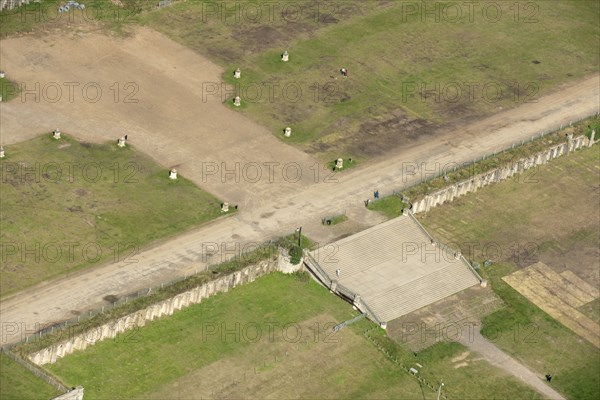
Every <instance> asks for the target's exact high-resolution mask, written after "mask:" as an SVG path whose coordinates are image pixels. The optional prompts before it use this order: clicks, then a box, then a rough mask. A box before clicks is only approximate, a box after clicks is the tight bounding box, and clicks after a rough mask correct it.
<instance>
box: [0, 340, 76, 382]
mask: <svg viewBox="0 0 600 400" xmlns="http://www.w3.org/2000/svg"><path fill="white" fill-rule="evenodd" d="M1 351H2V353H3V354H5V355H6V356H8V357H9V358H11V359H12V360H13V361H14V362H16V363H17V364H20V365H21V366H22V367H24V368H25V369H27V370H28V371H30V372H31V373H32V374H34V375H35V376H37V377H38V378H40V379H42V380H43V381H45V382H47V383H48V384H50V385H51V386H53V387H54V388H56V389H57V390H59V391H60V392H62V393H66V392H68V391H69V388H68V387H67V385H65V384H64V383H62V382H61V381H60V380H59V379H58V378H57V377H55V376H53V375H51V374H50V373H48V372H47V371H46V370H44V369H42V368H41V367H38V366H37V365H35V364H34V363H32V362H31V361H29V360H27V359H24V358H21V357H20V356H19V355H17V354H15V353H13V352H12V351H10V350H9V349H7V348H2V350H1Z"/></svg>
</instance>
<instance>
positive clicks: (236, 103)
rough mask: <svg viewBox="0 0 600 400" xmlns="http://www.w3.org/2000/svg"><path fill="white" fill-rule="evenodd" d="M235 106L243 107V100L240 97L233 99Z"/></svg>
mask: <svg viewBox="0 0 600 400" xmlns="http://www.w3.org/2000/svg"><path fill="white" fill-rule="evenodd" d="M233 105H234V106H236V107H239V106H241V105H242V99H241V98H240V96H235V99H233Z"/></svg>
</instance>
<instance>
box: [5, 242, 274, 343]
mask: <svg viewBox="0 0 600 400" xmlns="http://www.w3.org/2000/svg"><path fill="white" fill-rule="evenodd" d="M276 244H277V241H274V240H269V241H265V242H263V243H262V244H260V245H258V248H269V246H272V247H273V248H275V247H277V246H275V245H276ZM277 252H278V250H275V251H274V252H273V254H271V255H269V257H267V258H270V257H272V256H274V255H275V254H277ZM236 257H237V256H233V257H232V258H231V259H230V260H228V261H225V262H230V261H235V259H236ZM258 261H260V260H257V262H258ZM223 264H224V262H221V261H219V262H213V263H207V264H206V265H203V266H202V267H199V268H197V269H196V270H195V272H194V273H193V274H186V275H183V276H180V277H177V278H175V279H172V280H170V281H167V282H162V283H160V284H159V285H156V286H153V287H149V288H144V289H140V290H137V291H133V292H129V293H127V294H124V295H120V296H119V297H117V296H110V295H109V296H105V298H104V300H105V301H106V302H107V304H106V305H103V306H101V307H96V308H93V309H90V310H87V311H85V312H82V313H80V314H79V315H77V316H76V317H73V318H70V319H67V320H62V321H59V322H54V323H47V324H44V325H41V324H36V325H35V326H34V328H33V329H32V333H31V334H29V335H27V334H26V333H25V335H24V337H23V332H22V337H21V339H20V340H19V341H18V342H16V343H13V344H7V345H4V346H3V347H2V348H3V349H7V350H8V349H12V348H14V347H15V346H18V345H21V344H24V343H29V342H31V341H36V340H39V339H41V338H42V337H44V336H45V335H48V334H53V333H54V332H55V331H61V330H65V329H67V328H69V327H71V326H74V325H77V324H79V323H82V322H85V321H87V320H90V319H92V318H94V317H96V316H98V315H101V314H104V313H107V312H110V311H112V310H114V309H115V308H118V307H120V306H122V305H124V304H127V303H130V302H133V301H135V300H137V299H139V298H141V297H148V296H150V295H152V294H153V293H155V292H156V291H158V290H160V289H165V288H169V287H171V286H173V285H175V284H177V283H180V282H183V281H185V280H188V279H191V278H194V277H197V276H198V275H200V274H203V273H206V272H208V271H212V272H213V274H216V273H217V271H215V269H216V268H217V267H219V266H222V265H223ZM174 295H175V294H174Z"/></svg>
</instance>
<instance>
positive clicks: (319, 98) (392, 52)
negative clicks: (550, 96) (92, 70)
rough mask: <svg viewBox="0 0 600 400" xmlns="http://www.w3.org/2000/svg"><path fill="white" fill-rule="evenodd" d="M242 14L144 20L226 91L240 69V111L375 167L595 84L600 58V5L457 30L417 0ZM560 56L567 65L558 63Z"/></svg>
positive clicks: (482, 18)
mask: <svg viewBox="0 0 600 400" xmlns="http://www.w3.org/2000/svg"><path fill="white" fill-rule="evenodd" d="M290 3H292V4H293V5H296V3H295V2H293V1H290ZM236 4H238V3H236V2H233V1H232V2H218V1H217V2H202V4H200V3H196V2H185V3H180V4H176V5H174V6H172V7H167V8H165V9H163V10H157V11H153V12H148V13H145V14H143V15H142V16H141V18H140V22H141V23H142V24H146V25H147V26H150V27H152V28H154V29H157V30H159V31H161V32H163V33H165V34H166V35H168V36H170V37H172V38H173V39H174V40H176V41H178V42H180V43H182V44H184V45H186V46H188V47H190V48H191V49H193V50H196V51H197V52H199V53H201V54H203V55H206V56H208V57H209V58H211V59H212V60H214V61H216V62H217V63H219V64H220V65H222V66H223V67H225V68H226V72H225V76H224V80H225V81H228V82H230V83H233V82H234V79H233V78H232V73H233V70H234V69H235V68H237V67H240V68H241V70H242V78H241V79H240V80H238V81H235V83H236V84H237V85H238V92H240V93H242V94H241V96H242V99H246V101H247V102H249V105H248V107H247V108H245V109H243V110H241V111H242V112H244V113H246V114H247V115H249V116H251V117H252V118H254V119H256V120H257V121H259V122H261V123H262V124H264V125H266V126H267V127H269V128H270V129H271V131H272V132H273V133H274V134H277V136H280V132H281V130H282V129H283V128H284V127H286V126H290V127H292V129H293V131H294V133H293V135H292V137H291V138H289V139H286V141H289V142H292V143H296V145H298V146H300V147H301V148H303V149H306V150H309V151H311V152H315V153H317V154H318V155H320V156H321V157H322V159H324V160H330V159H334V158H337V157H338V156H339V154H353V155H355V156H356V157H360V156H364V157H365V158H368V157H371V156H373V155H377V154H379V153H381V152H384V151H387V150H390V149H392V148H394V147H396V146H401V145H402V143H403V142H404V140H405V139H407V138H410V137H411V136H414V135H415V134H418V133H421V132H422V131H423V132H424V131H427V132H428V133H431V131H432V130H435V129H437V128H440V127H441V126H442V125H443V124H445V123H447V122H450V121H456V120H457V119H464V118H474V117H481V116H485V115H489V114H493V113H495V112H497V111H498V109H500V108H503V109H506V108H511V107H515V106H518V105H521V104H523V103H525V102H531V101H536V100H537V99H538V98H539V97H541V96H543V95H544V94H547V93H548V92H549V91H550V90H552V89H555V88H557V87H559V86H560V85H562V84H564V83H565V82H567V81H569V80H573V79H578V78H582V77H584V76H588V75H591V74H593V73H594V72H595V71H596V66H597V65H598V62H599V60H600V58H599V57H600V56H599V55H598V52H597V51H596V47H597V45H598V32H597V29H596V28H597V20H598V16H599V6H598V3H597V2H595V1H576V2H574V1H567V0H564V1H554V2H538V3H535V4H533V3H532V4H531V5H528V7H529V8H528V9H527V10H525V9H523V7H525V6H524V5H523V4H520V5H519V9H518V12H517V10H515V6H514V5H513V4H512V3H508V2H501V3H499V6H500V8H501V13H502V14H501V15H502V16H501V18H499V20H498V21H494V22H493V23H492V22H490V20H489V18H488V17H489V16H487V14H485V13H483V12H482V10H481V9H479V10H475V12H476V15H472V18H470V17H469V15H467V14H468V13H467V11H468V10H466V9H463V13H462V18H459V19H458V20H457V21H453V22H448V21H445V20H444V19H443V18H442V19H440V18H441V17H440V18H436V17H435V15H433V16H432V15H431V13H429V14H424V9H425V8H426V7H429V8H435V7H437V9H438V11H437V12H438V13H442V10H441V7H442V6H445V4H444V3H439V2H438V3H436V2H433V1H432V2H429V3H427V4H419V5H417V6H416V9H415V10H414V11H416V12H413V11H412V10H411V12H410V13H409V12H408V10H407V4H406V2H388V3H387V4H379V3H376V2H363V1H344V2H334V1H330V2H328V1H325V2H320V3H319V4H320V6H321V8H320V12H315V9H314V7H315V4H316V3H303V4H302V5H301V6H300V7H301V8H302V11H301V12H299V13H296V14H295V15H294V21H290V18H291V16H288V15H287V14H285V13H283V14H282V10H283V9H284V6H285V5H286V4H284V3H281V4H279V3H278V6H276V7H275V10H274V13H271V17H269V18H268V17H267V10H266V9H263V10H262V18H259V20H258V21H257V20H252V21H251V20H250V18H246V17H245V15H246V14H244V11H243V10H241V11H240V12H239V13H236V12H232V13H230V14H228V15H225V14H224V13H222V12H220V11H219V10H221V11H222V9H224V8H225V7H227V6H228V7H230V8H233V7H235V5H236ZM213 6H214V7H216V8H215V9H214V10H213V9H211V8H210V7H213ZM465 7H466V6H465ZM531 7H533V8H531ZM259 8H260V5H259ZM263 8H264V7H263ZM207 9H210V10H211V11H207ZM484 14H485V15H484ZM250 15H254V14H252V13H251V14H250ZM441 15H442V14H439V15H438V17H439V16H441ZM236 16H237V17H239V18H237V19H236ZM524 19H527V21H525V20H524ZM531 22H535V23H531ZM199 38H202V39H201V40H200V39H199ZM398 38H402V40H398ZM286 49H287V50H288V51H289V53H290V61H289V62H287V63H283V62H282V61H281V57H280V56H281V53H282V52H283V51H284V50H286ZM509 53H510V54H511V57H506V54H509ZM557 54H561V57H562V59H563V60H564V62H561V63H556V62H554V60H555V58H556V55H557ZM398 55H400V56H398ZM361 60H368V62H366V61H361ZM341 67H346V68H348V70H349V77H348V78H343V77H342V76H341V74H340V73H339V70H340V68H341ZM473 84H474V85H473ZM469 85H471V86H469ZM470 88H471V89H473V93H471V92H470V90H471V89H470ZM484 88H487V89H485V90H484ZM490 88H492V89H491V90H490ZM251 99H252V100H251ZM373 99H377V101H375V102H374V100H373ZM427 121H428V122H433V125H431V124H429V123H428V122H427Z"/></svg>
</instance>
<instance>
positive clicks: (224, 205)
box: [221, 203, 229, 212]
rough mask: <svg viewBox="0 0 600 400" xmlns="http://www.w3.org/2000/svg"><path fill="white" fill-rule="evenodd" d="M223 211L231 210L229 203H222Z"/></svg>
mask: <svg viewBox="0 0 600 400" xmlns="http://www.w3.org/2000/svg"><path fill="white" fill-rule="evenodd" d="M221 211H222V212H228V211H229V203H223V204H221Z"/></svg>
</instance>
